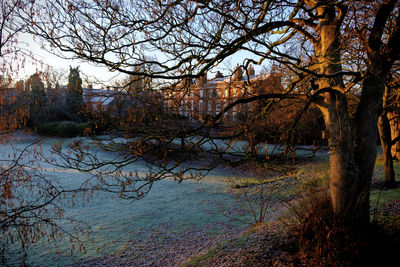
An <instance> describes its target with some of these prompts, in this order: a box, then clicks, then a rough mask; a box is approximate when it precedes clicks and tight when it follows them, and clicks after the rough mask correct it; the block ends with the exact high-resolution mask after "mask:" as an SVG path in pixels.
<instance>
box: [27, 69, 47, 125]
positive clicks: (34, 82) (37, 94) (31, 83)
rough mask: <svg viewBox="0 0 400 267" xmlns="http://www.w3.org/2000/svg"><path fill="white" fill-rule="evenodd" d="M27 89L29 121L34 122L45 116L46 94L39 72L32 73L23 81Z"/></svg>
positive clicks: (43, 118)
mask: <svg viewBox="0 0 400 267" xmlns="http://www.w3.org/2000/svg"><path fill="white" fill-rule="evenodd" d="M25 88H26V90H29V92H30V94H29V98H30V99H29V114H30V120H31V123H33V124H35V123H37V122H39V121H42V120H45V119H46V118H47V110H46V104H47V96H46V90H45V85H44V83H43V81H42V78H41V77H40V74H39V73H35V74H32V75H31V76H30V77H29V79H28V80H27V81H26V83H25Z"/></svg>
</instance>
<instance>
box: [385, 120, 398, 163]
mask: <svg viewBox="0 0 400 267" xmlns="http://www.w3.org/2000/svg"><path fill="white" fill-rule="evenodd" d="M387 116H388V119H389V123H390V131H391V136H392V140H395V139H400V116H399V114H398V113H397V112H388V114H387ZM391 151H392V156H393V158H394V159H397V160H400V142H396V143H394V144H392V147H391Z"/></svg>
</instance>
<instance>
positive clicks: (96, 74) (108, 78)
mask: <svg viewBox="0 0 400 267" xmlns="http://www.w3.org/2000/svg"><path fill="white" fill-rule="evenodd" d="M19 40H20V42H19V45H20V46H21V47H22V48H24V49H26V50H27V51H31V52H32V53H33V55H34V57H35V58H36V59H37V60H38V61H39V62H35V63H33V62H32V61H29V60H28V61H27V62H26V63H25V66H24V68H20V69H19V73H18V76H17V77H13V78H14V79H15V80H19V79H24V80H25V79H27V78H28V77H29V76H30V75H32V74H34V73H35V72H36V71H45V70H46V69H47V68H48V67H49V66H50V67H51V68H53V69H54V70H56V71H64V72H66V73H65V76H66V77H67V76H68V72H69V66H72V67H76V66H79V70H80V72H81V77H82V78H83V79H84V78H85V77H88V78H89V80H90V81H91V82H92V83H93V84H94V88H101V87H105V86H106V85H109V84H110V83H112V82H113V81H116V80H121V79H123V78H124V75H123V74H119V73H118V72H110V71H108V69H107V68H105V67H101V66H96V65H94V64H93V63H87V62H83V61H80V60H66V59H62V58H60V57H58V56H56V55H53V54H51V53H49V52H47V51H46V50H45V49H43V48H42V42H41V40H40V39H39V38H34V37H32V35H29V34H21V35H20V36H19ZM245 56H246V55H245V53H244V52H239V53H237V54H235V55H234V56H232V57H230V58H228V59H227V60H225V61H224V63H223V64H221V65H219V66H218V69H215V70H213V72H214V71H216V70H220V71H222V72H223V73H227V71H226V70H227V69H233V68H234V67H235V66H236V64H237V63H242V61H241V60H243V59H244V58H245ZM254 67H255V70H256V72H257V73H259V72H260V71H261V70H262V67H261V66H254ZM209 78H213V74H210V75H209ZM102 84H103V85H102ZM84 86H87V85H86V84H84Z"/></svg>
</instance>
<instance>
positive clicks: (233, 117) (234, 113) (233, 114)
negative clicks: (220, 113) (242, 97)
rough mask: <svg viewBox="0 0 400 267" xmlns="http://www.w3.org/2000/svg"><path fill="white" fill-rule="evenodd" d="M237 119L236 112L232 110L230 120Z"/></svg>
mask: <svg viewBox="0 0 400 267" xmlns="http://www.w3.org/2000/svg"><path fill="white" fill-rule="evenodd" d="M236 120H237V112H236V111H233V112H232V121H236Z"/></svg>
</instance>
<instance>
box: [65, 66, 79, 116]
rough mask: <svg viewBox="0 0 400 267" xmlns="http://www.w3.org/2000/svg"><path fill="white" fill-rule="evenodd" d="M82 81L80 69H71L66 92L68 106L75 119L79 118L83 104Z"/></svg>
mask: <svg viewBox="0 0 400 267" xmlns="http://www.w3.org/2000/svg"><path fill="white" fill-rule="evenodd" d="M82 94H83V91H82V79H81V78H80V75H79V67H76V68H73V67H70V68H69V75H68V86H67V91H66V96H65V97H66V105H67V109H68V111H69V112H71V113H72V115H73V116H74V118H75V119H77V118H78V115H79V110H80V108H81V106H82V103H83V95H82Z"/></svg>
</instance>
